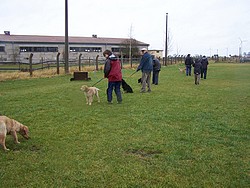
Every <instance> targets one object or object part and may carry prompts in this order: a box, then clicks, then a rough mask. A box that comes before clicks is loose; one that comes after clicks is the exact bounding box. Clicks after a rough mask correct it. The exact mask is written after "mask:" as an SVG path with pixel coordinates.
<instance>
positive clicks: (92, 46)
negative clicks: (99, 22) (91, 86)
mask: <svg viewBox="0 0 250 188" xmlns="http://www.w3.org/2000/svg"><path fill="white" fill-rule="evenodd" d="M68 40H69V59H76V58H78V56H79V55H80V54H82V57H89V58H94V57H96V56H97V55H99V56H100V57H102V52H103V51H104V50H106V49H109V50H111V51H113V52H115V53H117V55H120V51H121V48H122V47H121V46H122V44H123V43H124V41H125V40H129V39H128V38H103V37H97V35H93V36H92V37H72V36H69V37H68ZM137 46H138V48H139V49H140V48H143V47H146V48H147V47H148V46H149V44H147V43H144V42H140V41H137ZM64 50H65V37H64V36H39V35H11V34H10V33H5V34H0V62H1V61H13V62H17V61H25V60H27V59H28V57H29V55H30V54H31V53H32V54H33V59H34V61H37V60H41V59H42V58H43V59H50V60H55V59H56V55H57V54H58V53H60V54H62V55H61V58H62V57H63V55H64Z"/></svg>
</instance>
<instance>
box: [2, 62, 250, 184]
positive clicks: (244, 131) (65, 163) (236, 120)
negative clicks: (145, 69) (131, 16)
mask: <svg viewBox="0 0 250 188" xmlns="http://www.w3.org/2000/svg"><path fill="white" fill-rule="evenodd" d="M178 66H181V65H172V66H167V67H163V68H162V71H161V72H160V81H159V85H158V86H152V92H151V93H145V94H141V93H139V90H140V85H139V84H138V83H137V79H138V78H139V77H140V75H141V74H140V73H137V74H135V75H134V76H132V77H129V75H131V74H132V73H133V70H123V75H124V78H125V80H126V82H127V83H129V85H130V86H131V87H132V88H133V89H134V93H133V94H123V104H121V105H120V104H116V100H114V104H112V105H109V104H107V102H106V88H107V80H103V81H102V82H100V83H99V84H98V85H97V87H98V88H100V89H101V91H100V96H101V103H100V104H98V103H97V101H96V100H95V101H94V103H93V104H92V106H87V105H86V104H85V98H84V95H83V93H82V92H81V91H80V87H81V85H84V84H87V85H92V84H93V83H95V82H96V81H98V80H99V79H100V78H102V77H103V74H102V72H97V73H93V72H91V73H90V77H91V79H92V81H89V82H84V81H73V82H70V81H69V79H70V77H71V76H70V75H66V76H58V77H53V78H36V79H30V80H13V81H4V82H0V104H1V108H0V113H1V114H4V115H7V116H9V117H12V118H14V119H16V120H18V121H20V122H22V123H23V124H25V125H27V126H28V127H29V128H30V136H31V139H30V140H24V139H23V138H21V136H20V135H19V140H20V141H21V144H20V145H16V144H14V143H13V141H12V138H11V136H8V138H7V147H8V148H10V149H11V151H9V152H4V151H3V150H0V156H1V160H0V166H1V168H0V187H249V185H250V178H249V167H250V166H249V154H250V152H249V149H250V148H249V140H250V139H249V135H250V134H249V124H250V116H249V113H250V74H249V72H250V64H220V63H218V64H213V63H212V64H210V65H209V70H208V78H207V80H201V84H200V85H199V86H196V85H195V84H194V78H193V76H192V77H186V76H185V75H184V74H180V73H179V70H178ZM113 97H114V98H115V95H114V94H113Z"/></svg>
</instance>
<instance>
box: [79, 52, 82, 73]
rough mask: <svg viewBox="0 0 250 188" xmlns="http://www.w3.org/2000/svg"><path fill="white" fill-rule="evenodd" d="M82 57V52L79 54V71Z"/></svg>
mask: <svg viewBox="0 0 250 188" xmlns="http://www.w3.org/2000/svg"><path fill="white" fill-rule="evenodd" d="M81 58H82V54H80V55H79V62H78V63H79V64H78V65H79V71H81Z"/></svg>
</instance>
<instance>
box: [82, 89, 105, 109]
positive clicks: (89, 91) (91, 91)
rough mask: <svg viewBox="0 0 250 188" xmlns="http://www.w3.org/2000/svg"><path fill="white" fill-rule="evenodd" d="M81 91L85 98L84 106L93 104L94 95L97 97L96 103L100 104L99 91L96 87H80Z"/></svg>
mask: <svg viewBox="0 0 250 188" xmlns="http://www.w3.org/2000/svg"><path fill="white" fill-rule="evenodd" d="M81 90H82V91H83V93H84V95H85V98H86V104H89V105H91V104H92V102H93V98H94V95H95V96H96V97H97V99H98V102H100V98H99V95H98V91H99V89H98V88H97V87H88V86H86V85H83V86H82V87H81Z"/></svg>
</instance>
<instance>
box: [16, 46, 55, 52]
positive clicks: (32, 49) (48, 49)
mask: <svg viewBox="0 0 250 188" xmlns="http://www.w3.org/2000/svg"><path fill="white" fill-rule="evenodd" d="M20 52H58V47H20Z"/></svg>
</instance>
